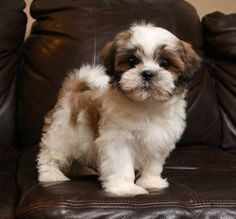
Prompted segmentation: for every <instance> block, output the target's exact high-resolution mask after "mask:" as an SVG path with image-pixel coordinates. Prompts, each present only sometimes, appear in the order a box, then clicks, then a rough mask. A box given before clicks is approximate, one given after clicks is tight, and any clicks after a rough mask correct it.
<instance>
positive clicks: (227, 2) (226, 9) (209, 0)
mask: <svg viewBox="0 0 236 219" xmlns="http://www.w3.org/2000/svg"><path fill="white" fill-rule="evenodd" d="M5 1H7V0H5ZM48 1H50V0H48ZM163 1H165V0H163ZM186 1H188V2H189V3H190V4H192V5H193V6H194V7H195V8H196V9H197V11H198V14H199V16H200V17H203V16H204V15H206V14H208V13H211V12H213V11H222V12H223V13H225V14H229V13H236V0H186ZM25 2H26V4H27V6H26V9H25V10H26V13H27V15H28V26H27V30H26V35H28V34H29V31H30V27H31V24H32V22H33V19H32V18H31V17H30V15H29V6H30V4H31V2H32V0H25Z"/></svg>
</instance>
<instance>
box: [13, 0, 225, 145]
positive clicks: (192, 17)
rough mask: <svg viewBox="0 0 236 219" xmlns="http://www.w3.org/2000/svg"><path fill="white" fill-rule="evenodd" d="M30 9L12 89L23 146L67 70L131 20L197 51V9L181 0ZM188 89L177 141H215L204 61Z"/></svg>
mask: <svg viewBox="0 0 236 219" xmlns="http://www.w3.org/2000/svg"><path fill="white" fill-rule="evenodd" d="M31 12H32V15H33V17H34V18H35V19H36V20H37V21H36V23H35V24H34V25H33V29H32V34H31V36H30V37H29V38H28V40H27V42H26V44H25V51H24V58H25V62H24V66H23V71H22V72H21V74H20V80H19V89H18V92H17V93H18V98H19V101H18V109H19V111H18V127H17V129H18V134H19V140H20V144H21V145H22V146H25V145H31V144H37V143H38V142H39V140H40V136H41V129H42V124H43V117H44V116H45V114H46V113H47V112H48V111H49V110H50V109H51V108H52V107H53V105H54V104H55V101H56V96H57V93H58V89H59V87H60V84H61V82H62V80H63V78H64V77H65V76H66V74H68V72H69V71H70V70H72V69H74V68H75V67H78V66H81V64H83V63H98V62H99V60H98V54H99V51H100V49H101V48H102V47H103V46H104V45H105V44H106V43H108V42H109V41H111V40H112V39H113V38H114V36H115V34H117V33H118V32H120V31H122V30H126V29H127V28H128V27H129V26H130V24H132V23H134V22H135V21H136V22H137V21H142V20H146V21H147V22H153V23H155V24H156V25H158V26H161V27H164V28H166V29H168V30H170V31H171V32H173V33H174V34H176V35H177V36H178V37H179V38H181V39H183V40H185V41H187V42H190V43H192V44H193V46H194V48H195V49H196V50H198V52H199V53H202V29H201V23H200V21H199V18H198V16H197V13H196V10H195V9H194V8H193V7H192V6H191V5H190V4H188V3H186V2H185V1H181V0H168V1H162V0H145V1H140V0H133V1H130V0H122V1H120V0H110V1H107V0H100V1H96V0H88V1H74V0H64V1H56V0H52V1H46V0H35V1H34V2H33V5H32V7H31ZM180 12H181V13H180ZM190 90H191V91H190V95H189V97H188V102H189V104H188V121H187V129H186V132H185V134H184V136H183V139H182V141H181V142H180V144H179V145H190V144H191V145H194V144H195V145H197V144H208V145H215V146H219V141H220V125H221V124H220V116H219V110H218V107H217V100H216V94H215V85H214V81H213V79H212V77H211V75H210V74H209V73H208V68H207V65H206V64H204V66H203V68H202V70H200V71H199V72H197V73H196V74H195V77H194V78H193V81H192V84H191V89H190ZM202 106H204V107H202Z"/></svg>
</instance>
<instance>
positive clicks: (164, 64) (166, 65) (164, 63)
mask: <svg viewBox="0 0 236 219" xmlns="http://www.w3.org/2000/svg"><path fill="white" fill-rule="evenodd" d="M160 66H161V67H162V68H164V69H166V70H168V69H169V68H170V62H169V60H167V59H163V60H162V61H161V62H160Z"/></svg>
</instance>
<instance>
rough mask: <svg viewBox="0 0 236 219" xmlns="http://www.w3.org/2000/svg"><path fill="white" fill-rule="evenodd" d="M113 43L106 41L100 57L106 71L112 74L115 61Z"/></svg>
mask: <svg viewBox="0 0 236 219" xmlns="http://www.w3.org/2000/svg"><path fill="white" fill-rule="evenodd" d="M115 51H116V49H115V43H114V41H112V42H110V43H108V44H107V45H106V46H105V47H104V48H103V49H102V50H101V51H100V57H101V60H102V62H103V65H104V66H105V67H106V73H107V74H108V75H110V76H111V75H112V74H113V72H114V62H115Z"/></svg>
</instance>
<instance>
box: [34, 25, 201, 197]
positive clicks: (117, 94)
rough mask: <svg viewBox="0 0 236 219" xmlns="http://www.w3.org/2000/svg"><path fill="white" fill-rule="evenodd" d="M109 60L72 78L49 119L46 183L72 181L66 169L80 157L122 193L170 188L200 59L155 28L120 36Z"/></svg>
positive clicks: (43, 156) (42, 158)
mask: <svg viewBox="0 0 236 219" xmlns="http://www.w3.org/2000/svg"><path fill="white" fill-rule="evenodd" d="M101 58H102V60H103V63H104V67H103V66H89V65H87V66H83V67H82V68H81V69H80V70H75V71H74V72H73V73H72V74H70V75H69V77H68V78H67V79H66V80H65V81H64V83H63V87H62V89H61V90H60V93H59V97H58V101H57V103H56V106H55V107H54V109H53V110H52V111H51V112H49V114H48V115H47V116H46V118H45V126H44V129H43V136H42V139H41V143H40V153H39V155H38V164H37V168H38V173H39V181H41V182H50V181H66V180H69V178H67V177H66V176H65V175H64V173H63V171H64V172H65V170H66V169H67V168H68V167H69V166H70V164H71V161H72V160H74V159H76V160H77V161H79V163H80V164H81V165H85V166H88V167H91V168H93V169H95V170H96V171H98V173H99V176H100V178H99V179H100V180H101V182H102V186H103V188H104V189H105V191H107V192H109V193H112V194H114V195H118V196H133V195H138V194H145V193H148V190H153V189H163V188H166V187H168V182H167V180H166V179H163V178H162V177H161V172H162V168H163V164H164V162H165V159H166V158H167V156H168V155H169V154H170V152H171V151H172V150H173V149H174V148H175V144H176V142H177V141H178V140H179V139H180V137H181V135H182V133H183V131H184V128H185V126H186V122H185V118H186V115H185V107H186V101H185V95H186V91H187V85H188V82H189V81H190V78H191V77H192V75H193V73H194V72H195V71H196V70H197V69H198V67H199V65H200V58H199V57H198V55H197V54H196V53H195V52H194V51H193V49H192V47H191V46H190V45H189V44H187V43H185V42H183V41H181V40H179V39H178V38H177V37H176V36H174V35H173V34H171V33H170V32H169V31H167V30H165V29H162V28H159V27H154V26H153V25H151V24H138V25H133V26H131V28H130V29H129V30H128V31H125V32H122V33H119V34H118V35H117V36H116V37H115V39H114V41H112V42H110V43H108V44H107V45H106V46H105V48H104V49H102V51H101ZM135 170H137V171H138V172H139V175H140V177H139V178H138V179H137V181H136V182H135Z"/></svg>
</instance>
